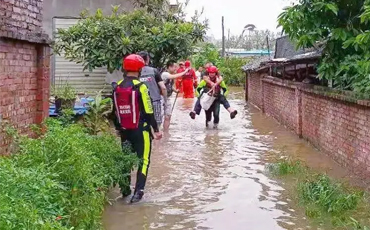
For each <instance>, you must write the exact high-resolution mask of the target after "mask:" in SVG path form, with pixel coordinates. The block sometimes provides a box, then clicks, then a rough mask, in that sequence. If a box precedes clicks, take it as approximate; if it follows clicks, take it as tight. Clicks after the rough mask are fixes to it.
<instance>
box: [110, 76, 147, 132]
mask: <svg viewBox="0 0 370 230" xmlns="http://www.w3.org/2000/svg"><path fill="white" fill-rule="evenodd" d="M141 85H142V83H139V84H137V85H135V86H128V87H124V86H123V84H121V85H118V86H117V87H116V88H115V90H114V92H113V99H114V105H115V107H116V115H117V119H118V122H119V123H120V125H121V127H122V129H137V128H138V127H139V120H140V107H139V106H140V104H139V100H140V95H139V94H140V92H139V90H138V89H139V88H140V86H141Z"/></svg>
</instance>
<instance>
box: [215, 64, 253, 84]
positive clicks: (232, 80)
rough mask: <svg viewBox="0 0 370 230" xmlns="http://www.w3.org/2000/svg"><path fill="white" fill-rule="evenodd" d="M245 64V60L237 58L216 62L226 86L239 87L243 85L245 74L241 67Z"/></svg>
mask: <svg viewBox="0 0 370 230" xmlns="http://www.w3.org/2000/svg"><path fill="white" fill-rule="evenodd" d="M246 63H247V60H246V59H243V58H237V57H226V58H221V59H220V60H219V61H218V62H217V67H218V68H219V70H220V72H221V74H222V77H223V78H224V80H225V82H226V84H228V85H235V86H240V85H243V84H245V73H244V72H243V70H242V67H243V66H244V65H245V64H246Z"/></svg>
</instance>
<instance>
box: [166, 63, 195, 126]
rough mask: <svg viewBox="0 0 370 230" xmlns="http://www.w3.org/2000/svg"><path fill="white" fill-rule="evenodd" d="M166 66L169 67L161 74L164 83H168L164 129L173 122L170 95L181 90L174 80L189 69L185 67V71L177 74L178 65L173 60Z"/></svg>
mask: <svg viewBox="0 0 370 230" xmlns="http://www.w3.org/2000/svg"><path fill="white" fill-rule="evenodd" d="M166 67H167V69H166V71H164V72H163V73H162V75H161V77H162V80H163V81H164V84H165V85H166V88H167V101H164V123H163V128H164V130H168V129H169V127H170V123H171V116H172V108H173V106H172V104H171V101H170V99H169V97H170V96H171V95H172V92H174V91H175V92H176V93H178V92H179V91H178V90H177V89H176V87H175V85H174V80H175V79H178V78H181V77H182V76H184V75H185V74H186V73H187V72H188V71H189V69H185V70H184V71H183V72H181V73H177V74H176V69H177V66H176V63H175V62H173V61H169V62H167V65H166Z"/></svg>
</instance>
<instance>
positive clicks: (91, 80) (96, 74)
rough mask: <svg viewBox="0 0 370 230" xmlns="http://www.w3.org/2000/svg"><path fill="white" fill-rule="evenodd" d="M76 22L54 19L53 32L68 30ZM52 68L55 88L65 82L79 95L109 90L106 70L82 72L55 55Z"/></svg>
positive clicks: (72, 63)
mask: <svg viewBox="0 0 370 230" xmlns="http://www.w3.org/2000/svg"><path fill="white" fill-rule="evenodd" d="M77 21H78V19H73V18H55V19H54V21H53V23H54V30H55V32H56V31H57V29H58V28H63V29H66V28H69V27H70V26H73V25H75V24H76V23H77ZM53 68H54V69H53V76H52V77H53V78H54V83H55V85H56V86H57V85H58V84H61V83H63V82H66V81H67V82H68V83H69V84H70V85H71V86H73V87H74V88H75V89H76V90H77V92H79V93H80V92H83V93H86V94H95V93H96V92H98V91H100V90H102V89H104V88H105V89H106V91H109V90H110V87H111V86H109V85H108V84H107V83H106V81H105V78H106V74H107V69H106V68H97V69H95V70H93V71H92V72H89V71H83V67H82V65H81V64H77V63H75V62H70V61H68V60H66V59H65V58H64V57H63V56H57V55H56V56H55V57H54V65H53Z"/></svg>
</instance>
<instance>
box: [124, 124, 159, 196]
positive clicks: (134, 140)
mask: <svg viewBox="0 0 370 230" xmlns="http://www.w3.org/2000/svg"><path fill="white" fill-rule="evenodd" d="M121 142H122V149H123V150H125V149H126V148H129V150H131V151H132V152H134V153H136V155H137V157H138V158H139V161H140V162H139V167H138V170H137V179H136V184H135V192H136V191H139V190H144V188H145V184H146V178H147V175H148V169H149V165H150V154H151V151H152V136H151V133H150V127H149V126H147V127H143V126H142V125H140V127H139V128H138V129H135V130H124V131H122V132H121ZM124 174H125V175H126V174H127V175H128V176H127V180H128V182H129V183H130V182H131V175H130V172H124ZM122 189H127V188H122V187H121V190H122Z"/></svg>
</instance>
